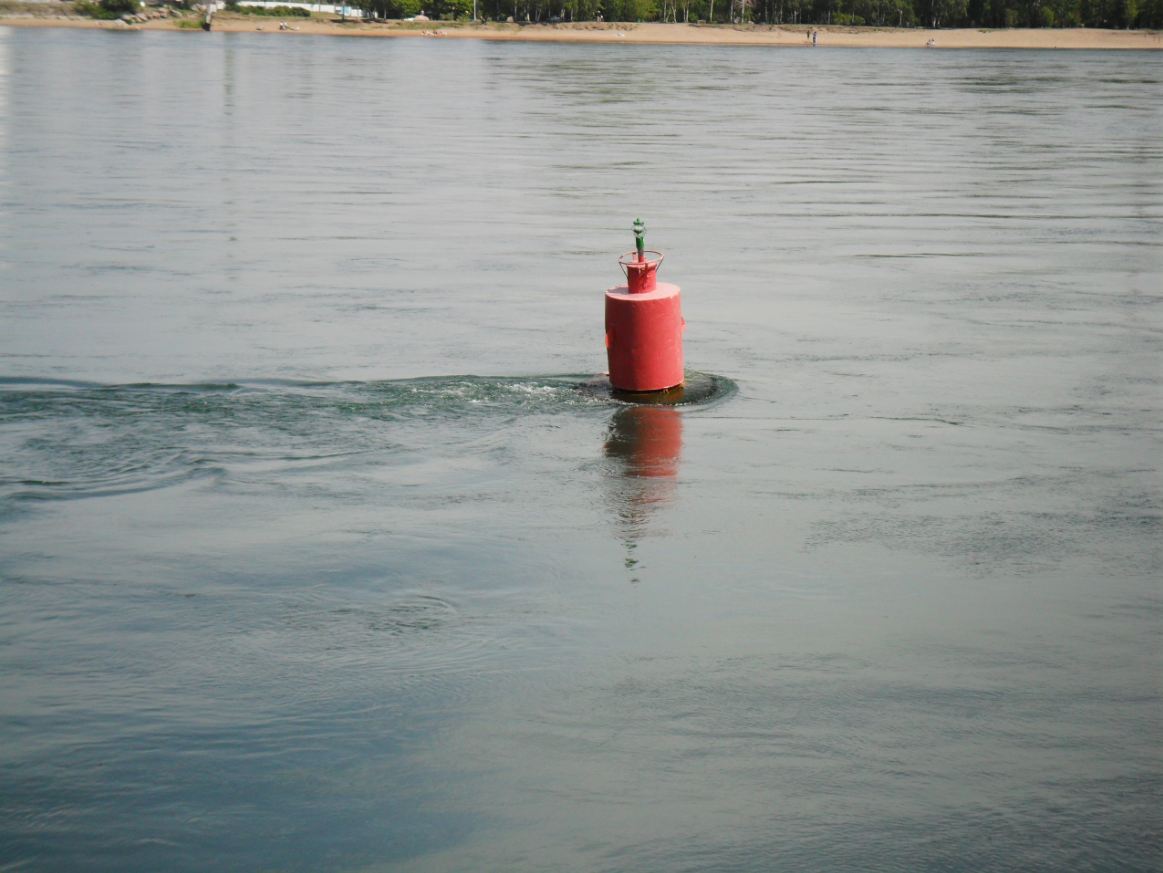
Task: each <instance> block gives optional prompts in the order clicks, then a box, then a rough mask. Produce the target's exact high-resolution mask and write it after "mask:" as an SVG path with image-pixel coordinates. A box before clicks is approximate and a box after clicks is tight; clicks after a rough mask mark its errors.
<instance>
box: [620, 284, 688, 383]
mask: <svg viewBox="0 0 1163 873" xmlns="http://www.w3.org/2000/svg"><path fill="white" fill-rule="evenodd" d="M679 293H680V292H679V287H678V286H677V285H670V284H667V283H666V282H659V283H658V284H657V286H656V287H655V288H654V289H653V290H651V291H647V292H640V293H632V292H631V290H630V288H629V286H628V285H618V286H616V287H614V288H610V289H609V290H608V291H606V355H607V359H608V361H609V365H610V384H611V385H613V386H614V388H615V389H617V390H619V391H663V390H665V389H667V388H674V387H675V386H677V385H681V384H682V381H683V359H682V331H683V328H684V327H685V325H686V322H684V321H683V318H682V306H681V304H680V301H679Z"/></svg>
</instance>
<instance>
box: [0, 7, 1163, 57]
mask: <svg viewBox="0 0 1163 873" xmlns="http://www.w3.org/2000/svg"><path fill="white" fill-rule="evenodd" d="M287 24H288V26H289V29H287V30H280V29H279V21H278V19H272V18H260V17H256V16H247V15H233V14H228V13H220V14H219V15H216V16H215V17H214V30H217V31H223V32H227V33H252V32H256V31H257V32H263V33H271V34H277V35H280V36H287V37H293V36H304V35H328V36H363V37H389V38H392V37H395V38H403V39H486V40H496V41H528V42H575V43H584V42H595V43H629V44H641V45H646V44H652V45H769V46H798V47H807V46H808V45H809V44H810V33H811V31H812V30H813V28H812V27H810V26H806V25H805V26H793V25H782V26H774V25H773V26H767V25H742V26H738V25H726V24H720V25H714V26H708V25H698V24H661V23H647V24H633V23H616V22H580V23H576V24H526V25H517V24H499V23H494V24H478V25H472V24H460V23H454V22H427V23H424V22H354V21H348V22H341V21H338V20H333V19H328V18H323V17H316V18H310V19H303V18H296V19H291V20H289V21H288V22H287ZM0 26H5V27H80V28H102V29H120V30H126V29H136V30H177V29H180V27H179V23H178V21H177V20H174V19H156V20H151V21H146V22H142V23H135V24H128V25H127V24H125V23H124V22H120V21H113V22H110V21H95V20H92V19H84V18H78V17H64V16H57V17H51V16H47V15H36V16H34V15H31V14H22V15H18V16H17V15H10V16H8V17H0ZM186 29H187V30H189V32H190V33H191V34H194V33H198V32H200V31H198V30H196V29H189V26H188V25H187V28H186ZM814 29H815V30H817V31H818V33H819V37H818V47H819V48H828V47H842V48H933V49H977V48H999V49H1161V48H1163V33H1160V32H1159V31H1145V30H1098V29H1092V28H1075V29H1014V30H978V29H969V28H966V29H950V30H926V29H921V28H876V27H828V26H816V27H815V28H814Z"/></svg>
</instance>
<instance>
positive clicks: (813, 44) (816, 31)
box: [812, 30, 820, 48]
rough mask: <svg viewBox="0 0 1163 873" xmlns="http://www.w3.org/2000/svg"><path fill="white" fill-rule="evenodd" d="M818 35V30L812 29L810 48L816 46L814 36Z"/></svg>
mask: <svg viewBox="0 0 1163 873" xmlns="http://www.w3.org/2000/svg"><path fill="white" fill-rule="evenodd" d="M819 35H820V32H819V31H818V30H813V31H812V48H815V47H816V38H817V37H818V36H819Z"/></svg>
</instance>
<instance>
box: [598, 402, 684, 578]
mask: <svg viewBox="0 0 1163 873" xmlns="http://www.w3.org/2000/svg"><path fill="white" fill-rule="evenodd" d="M681 454H682V414H681V413H680V412H679V411H678V410H677V409H674V408H673V407H669V406H628V407H624V408H622V409H619V410H617V411H616V412H615V413H614V415H613V416H612V417H611V419H610V429H609V432H608V433H607V436H606V444H605V455H606V458H607V459H609V460H610V461H611V462H612V464H611V465H610V473H611V483H610V484H611V486H612V487H611V489H610V491H611V497H612V499H613V501H614V503H615V506H614V510H615V512H616V514H617V518H618V535H619V537H620V538H621V539H622V541H623V542H624V543H625V546H626V562H625V563H626V569H628V570H630V571H631V574H632V581H634V582H637V581H639V579H638V577H637V576H636V575H633V574H635V573H636V572H637V568H638V559H637V557H636V556H635V550H636V549H637V548H638V540H639V539H641V538H642V537H643V536H644V535H645V534H646V533H647V532H648V529H649V525H650V522H651V516H652V515H653V514H654V513H655V512H656V511H657V510H658V509H659V508H660V507H662V506H664V505H665V504H667V503H669V502H670V501H671V500H672V499H673V498H674V493H675V489H676V486H677V482H676V479H677V476H678V462H679V457H680V455H681Z"/></svg>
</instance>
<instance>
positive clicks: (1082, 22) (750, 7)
mask: <svg viewBox="0 0 1163 873" xmlns="http://www.w3.org/2000/svg"><path fill="white" fill-rule="evenodd" d="M356 5H358V6H361V7H362V8H363V9H364V10H366V11H367V12H369V13H371V14H373V15H376V16H380V17H384V18H406V17H408V16H412V15H416V14H417V13H419V12H420V11H421V10H423V11H424V12H425V13H426V14H427V15H428V16H429V17H430V18H444V19H455V18H471V17H472V13H473V0H357V3H356ZM477 15H478V16H479V17H481V18H485V19H488V20H491V21H504V20H505V19H506V18H510V17H511V18H512V19H513V20H514V21H526V20H528V21H534V22H546V21H593V20H596V19H597V18H598V16H601V17H602V18H603V19H604V20H606V21H675V22H696V21H708V22H715V23H731V22H752V23H756V24H822V25H838V26H843V25H857V26H859V25H868V26H875V27H990V28H1001V27H1111V28H1128V27H1140V28H1159V27H1163V0H477Z"/></svg>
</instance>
